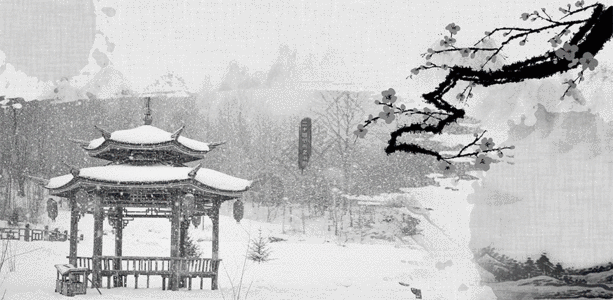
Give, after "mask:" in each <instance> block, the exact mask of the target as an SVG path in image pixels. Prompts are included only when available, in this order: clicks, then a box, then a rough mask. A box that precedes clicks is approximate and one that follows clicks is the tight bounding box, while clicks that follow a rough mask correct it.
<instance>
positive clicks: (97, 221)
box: [92, 194, 104, 288]
mask: <svg viewBox="0 0 613 300" xmlns="http://www.w3.org/2000/svg"><path fill="white" fill-rule="evenodd" d="M103 230H104V209H102V196H100V195H98V194H94V249H93V254H92V260H93V261H92V263H93V265H92V285H95V287H98V288H99V287H101V286H102V277H101V276H100V270H101V265H100V256H102V236H103Z"/></svg>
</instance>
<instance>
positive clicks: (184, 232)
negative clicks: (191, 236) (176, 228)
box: [179, 215, 190, 288]
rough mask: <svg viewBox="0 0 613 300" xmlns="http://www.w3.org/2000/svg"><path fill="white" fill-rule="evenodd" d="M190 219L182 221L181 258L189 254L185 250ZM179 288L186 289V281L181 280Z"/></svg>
mask: <svg viewBox="0 0 613 300" xmlns="http://www.w3.org/2000/svg"><path fill="white" fill-rule="evenodd" d="M183 218H185V219H187V217H186V216H185V215H183ZM189 224H190V222H189V219H187V220H183V221H181V231H180V237H179V238H180V242H179V256H180V257H186V255H187V253H186V250H185V244H186V240H187V235H188V231H187V230H188V229H189ZM179 287H180V288H184V287H185V280H181V281H180V282H179Z"/></svg>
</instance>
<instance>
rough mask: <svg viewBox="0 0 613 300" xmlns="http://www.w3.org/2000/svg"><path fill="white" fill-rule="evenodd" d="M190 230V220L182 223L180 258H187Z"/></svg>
mask: <svg viewBox="0 0 613 300" xmlns="http://www.w3.org/2000/svg"><path fill="white" fill-rule="evenodd" d="M188 229H189V220H184V221H181V232H180V237H179V238H180V240H179V256H180V257H185V254H186V253H185V243H186V240H187V234H188V233H187V230H188Z"/></svg>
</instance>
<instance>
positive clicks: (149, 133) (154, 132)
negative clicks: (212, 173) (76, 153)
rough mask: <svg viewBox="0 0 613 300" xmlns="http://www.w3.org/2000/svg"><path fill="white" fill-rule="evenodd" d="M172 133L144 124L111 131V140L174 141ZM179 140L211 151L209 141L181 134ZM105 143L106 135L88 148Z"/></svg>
mask: <svg viewBox="0 0 613 300" xmlns="http://www.w3.org/2000/svg"><path fill="white" fill-rule="evenodd" d="M171 136H172V133H170V132H167V131H164V130H162V129H159V128H157V127H154V126H151V125H143V126H140V127H136V128H132V129H126V130H118V131H115V132H113V133H111V138H110V139H111V140H113V141H117V142H122V143H128V144H159V143H164V142H169V141H172V137H171ZM177 141H178V142H179V143H181V144H183V145H184V146H186V147H188V148H190V149H192V150H196V151H209V150H210V149H209V145H208V144H207V143H203V142H199V141H196V140H192V139H188V138H186V137H183V136H179V138H178V139H177ZM102 143H104V137H101V138H97V139H95V140H92V141H91V142H89V145H88V146H87V149H96V148H98V147H100V145H102Z"/></svg>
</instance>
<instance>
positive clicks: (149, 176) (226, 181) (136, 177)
mask: <svg viewBox="0 0 613 300" xmlns="http://www.w3.org/2000/svg"><path fill="white" fill-rule="evenodd" d="M191 170H192V168H190V167H172V166H166V165H153V166H133V165H109V166H101V167H92V168H84V169H81V170H80V172H79V177H81V178H87V179H93V180H101V181H111V182H126V183H128V182H151V183H154V182H165V181H173V180H185V179H189V176H188V173H189V172H190V171H191ZM72 178H73V177H72V175H70V174H68V175H63V176H59V177H54V178H52V179H51V180H50V181H49V184H48V185H47V188H51V189H53V188H59V187H62V186H64V185H65V184H67V183H68V182H70V180H72ZM194 179H195V180H196V181H198V182H200V183H202V184H204V185H206V186H209V187H212V188H215V189H220V190H225V191H244V190H245V189H247V188H248V187H249V186H250V185H251V181H249V180H245V179H241V178H236V177H233V176H230V175H227V174H224V173H221V172H218V171H214V170H210V169H204V168H201V169H199V170H198V172H197V173H196V176H195V178H194Z"/></svg>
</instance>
